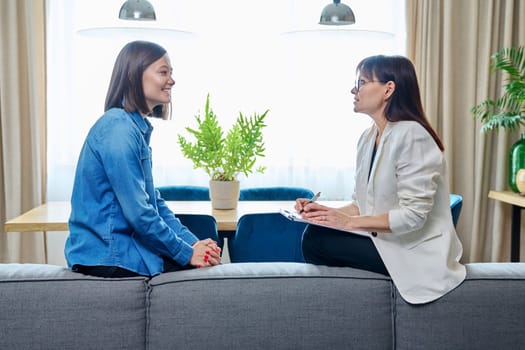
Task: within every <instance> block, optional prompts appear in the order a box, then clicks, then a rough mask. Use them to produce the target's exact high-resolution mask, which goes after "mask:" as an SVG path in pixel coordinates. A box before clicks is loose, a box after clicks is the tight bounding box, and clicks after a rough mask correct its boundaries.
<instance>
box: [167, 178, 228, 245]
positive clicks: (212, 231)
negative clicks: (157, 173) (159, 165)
mask: <svg viewBox="0 0 525 350" xmlns="http://www.w3.org/2000/svg"><path fill="white" fill-rule="evenodd" d="M157 190H159V192H160V196H161V197H162V198H163V199H164V200H167V201H208V200H210V190H209V189H208V187H204V186H161V187H157ZM175 216H176V217H177V218H179V220H180V221H181V222H182V224H183V225H184V226H186V227H187V228H188V229H189V230H190V231H191V232H193V234H195V236H197V237H198V238H199V239H206V238H211V239H213V240H214V241H216V242H217V243H218V245H219V246H220V247H221V248H222V247H223V245H224V244H223V243H224V241H223V240H222V239H221V238H220V237H219V233H218V231H217V221H216V220H215V218H214V217H213V216H211V215H206V214H177V213H175Z"/></svg>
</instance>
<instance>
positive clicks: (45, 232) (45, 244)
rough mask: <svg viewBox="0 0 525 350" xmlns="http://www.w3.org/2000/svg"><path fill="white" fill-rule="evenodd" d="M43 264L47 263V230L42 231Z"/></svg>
mask: <svg viewBox="0 0 525 350" xmlns="http://www.w3.org/2000/svg"><path fill="white" fill-rule="evenodd" d="M44 264H47V231H44Z"/></svg>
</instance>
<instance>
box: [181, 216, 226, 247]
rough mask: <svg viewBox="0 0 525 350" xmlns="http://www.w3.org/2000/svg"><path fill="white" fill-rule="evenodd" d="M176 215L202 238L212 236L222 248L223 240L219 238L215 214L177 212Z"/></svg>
mask: <svg viewBox="0 0 525 350" xmlns="http://www.w3.org/2000/svg"><path fill="white" fill-rule="evenodd" d="M175 216H176V217H177V218H178V219H179V220H180V222H181V223H182V224H183V225H184V226H186V227H187V228H188V229H189V230H190V231H191V232H193V234H194V235H195V236H197V237H198V238H199V239H200V240H202V239H206V238H211V239H213V240H214V241H215V242H217V243H218V245H219V246H220V247H221V249H222V241H221V240H220V239H219V233H218V231H217V221H216V220H215V218H214V217H213V216H211V215H207V214H175Z"/></svg>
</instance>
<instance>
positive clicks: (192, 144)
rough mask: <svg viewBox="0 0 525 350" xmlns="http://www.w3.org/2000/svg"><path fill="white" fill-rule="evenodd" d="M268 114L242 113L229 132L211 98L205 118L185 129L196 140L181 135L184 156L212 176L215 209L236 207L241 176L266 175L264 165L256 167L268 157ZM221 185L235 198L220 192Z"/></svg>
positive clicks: (212, 195)
mask: <svg viewBox="0 0 525 350" xmlns="http://www.w3.org/2000/svg"><path fill="white" fill-rule="evenodd" d="M267 113H268V110H266V111H265V112H264V113H262V114H258V113H254V114H253V115H251V116H249V117H245V116H244V115H243V114H242V113H241V112H239V116H238V117H237V119H236V121H235V123H234V124H233V125H232V127H231V128H230V129H229V130H228V131H227V132H225V131H224V130H223V128H222V127H221V126H220V124H219V121H218V118H217V115H216V114H215V113H214V112H213V110H212V108H211V106H210V96H209V95H208V96H207V97H206V105H205V108H204V116H201V115H200V114H197V115H196V116H195V120H196V121H197V127H196V128H191V127H186V128H185V129H186V131H187V132H188V133H189V134H191V135H192V136H193V137H194V139H195V140H194V141H191V140H189V139H187V138H186V137H184V136H183V135H180V134H179V135H178V142H179V145H180V147H181V151H182V154H183V155H184V157H186V158H188V159H189V160H191V161H192V162H193V168H194V169H199V168H200V169H203V170H204V171H205V172H206V173H207V174H208V175H209V176H210V197H211V200H212V204H213V207H214V208H216V209H231V208H235V207H236V205H237V200H238V199H239V181H238V175H239V174H241V173H242V174H244V175H245V176H248V175H249V174H251V173H253V172H254V171H255V172H259V173H263V172H264V171H265V170H266V168H265V167H262V166H259V167H255V164H256V161H257V159H258V158H259V157H264V156H265V155H264V152H265V148H264V140H263V133H262V130H263V128H264V127H265V126H266V125H265V124H264V119H265V117H266V115H267ZM218 182H221V183H222V184H218ZM217 186H221V187H223V186H228V187H232V190H233V193H232V194H231V198H230V197H229V195H228V194H225V193H224V192H222V191H221V192H220V193H217V192H216V187H217ZM222 199H224V200H222ZM232 201H233V202H232ZM221 202H222V203H221ZM229 207H231V208H229Z"/></svg>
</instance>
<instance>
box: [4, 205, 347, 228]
mask: <svg viewBox="0 0 525 350" xmlns="http://www.w3.org/2000/svg"><path fill="white" fill-rule="evenodd" d="M166 203H167V204H168V206H169V208H170V209H171V210H172V211H173V212H174V213H176V214H177V213H179V214H210V215H213V217H214V218H215V220H217V228H218V230H219V231H234V230H235V229H236V227H237V220H239V218H240V217H241V216H242V215H244V214H251V213H272V212H278V211H279V209H280V208H288V209H291V208H293V205H294V203H295V201H239V204H238V206H237V209H227V210H224V209H212V207H211V202H210V201H168V202H166ZM320 203H322V204H326V205H329V206H333V207H339V206H343V205H344V204H346V203H347V202H344V201H320ZM70 212H71V205H70V203H69V202H48V203H45V204H42V205H40V206H38V207H36V208H34V209H31V210H29V211H28V212H25V213H23V214H22V215H20V216H18V217H16V218H14V219H11V220H9V221H7V222H6V223H5V224H4V230H5V232H35V231H36V232H40V231H43V232H46V231H69V228H68V224H67V221H68V219H69V214H70Z"/></svg>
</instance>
